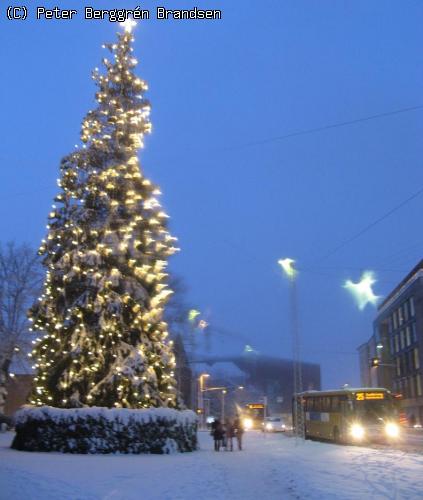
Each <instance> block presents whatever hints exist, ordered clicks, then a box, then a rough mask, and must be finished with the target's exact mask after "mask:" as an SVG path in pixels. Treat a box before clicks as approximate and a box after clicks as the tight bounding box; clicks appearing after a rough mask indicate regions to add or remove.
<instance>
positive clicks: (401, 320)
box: [398, 306, 404, 326]
mask: <svg viewBox="0 0 423 500" xmlns="http://www.w3.org/2000/svg"><path fill="white" fill-rule="evenodd" d="M403 323H404V314H403V312H402V306H401V307H399V308H398V326H401V325H402V324H403Z"/></svg>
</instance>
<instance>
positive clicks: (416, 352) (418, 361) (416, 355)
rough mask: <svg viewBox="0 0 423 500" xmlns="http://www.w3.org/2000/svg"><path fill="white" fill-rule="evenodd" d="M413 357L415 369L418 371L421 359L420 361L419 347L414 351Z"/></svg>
mask: <svg viewBox="0 0 423 500" xmlns="http://www.w3.org/2000/svg"><path fill="white" fill-rule="evenodd" d="M413 355H414V368H415V369H416V370H418V369H419V368H420V359H419V350H418V349H417V347H416V348H415V349H413Z"/></svg>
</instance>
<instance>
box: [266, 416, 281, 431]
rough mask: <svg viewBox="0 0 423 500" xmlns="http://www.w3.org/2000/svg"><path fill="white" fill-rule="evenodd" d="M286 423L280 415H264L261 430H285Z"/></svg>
mask: <svg viewBox="0 0 423 500" xmlns="http://www.w3.org/2000/svg"><path fill="white" fill-rule="evenodd" d="M285 431H286V424H285V422H284V421H283V418H282V417H266V418H265V419H264V422H263V432H285Z"/></svg>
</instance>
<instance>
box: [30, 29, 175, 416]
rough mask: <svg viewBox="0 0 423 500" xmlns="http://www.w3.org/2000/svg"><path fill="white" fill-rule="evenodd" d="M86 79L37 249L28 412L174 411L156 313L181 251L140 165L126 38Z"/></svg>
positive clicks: (141, 84)
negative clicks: (41, 270)
mask: <svg viewBox="0 0 423 500" xmlns="http://www.w3.org/2000/svg"><path fill="white" fill-rule="evenodd" d="M135 24H136V23H135V21H133V20H132V19H127V21H125V23H122V25H123V28H124V31H123V33H119V34H118V40H117V42H116V43H113V44H105V45H104V48H106V49H108V50H109V52H110V53H111V58H110V60H109V59H107V58H104V59H103V65H104V68H105V70H104V71H103V72H100V70H99V69H98V68H96V69H95V70H94V73H93V79H94V80H95V82H96V85H97V88H98V90H97V93H96V100H97V106H96V108H95V109H93V110H91V111H89V112H88V113H87V115H86V117H85V119H84V120H83V123H82V128H81V141H82V143H83V145H84V147H83V148H78V149H77V150H75V151H74V152H72V153H71V154H69V155H68V156H66V157H65V158H63V160H62V162H61V167H60V168H61V176H60V179H59V181H58V185H59V188H60V192H59V193H58V194H57V196H56V197H55V204H54V206H53V207H52V210H51V212H50V214H49V224H48V226H47V229H48V235H47V238H46V239H44V240H43V241H42V244H41V246H40V254H41V255H43V257H44V260H43V263H44V266H45V268H46V277H45V281H44V289H43V292H42V294H41V296H40V298H39V300H38V301H37V302H36V304H34V306H33V307H32V309H31V311H30V319H31V320H32V323H33V329H34V330H37V331H39V332H40V336H39V338H38V341H37V344H36V346H35V348H34V350H33V352H32V353H31V357H32V359H34V365H33V366H34V368H35V369H36V370H37V375H36V377H35V385H34V389H33V391H32V395H31V402H32V403H33V404H36V405H45V404H49V405H53V406H56V407H64V408H69V407H81V406H106V407H126V408H146V407H151V406H156V407H160V406H167V407H178V405H179V402H178V397H177V393H176V389H175V385H176V381H175V380H174V377H173V370H174V366H175V358H174V355H173V352H172V347H171V342H170V341H168V340H167V337H168V331H167V324H166V323H165V322H164V321H163V309H164V306H165V304H166V301H167V300H168V298H169V296H170V294H171V293H172V292H171V290H169V288H168V287H167V273H166V266H167V259H168V258H169V256H171V255H172V254H173V253H175V252H176V251H177V250H178V249H177V247H176V246H175V241H176V238H174V237H172V236H171V235H170V234H169V233H168V231H167V228H166V223H167V217H168V216H167V214H166V213H165V212H164V210H163V209H162V207H161V205H160V202H159V201H158V199H157V196H158V195H159V194H160V190H159V189H158V188H157V187H156V186H154V185H153V183H152V182H151V181H150V180H148V179H146V178H145V176H144V174H143V172H142V170H141V167H140V163H139V160H138V156H137V155H138V151H139V150H140V148H141V147H142V146H143V144H144V136H145V135H146V134H148V133H150V131H151V124H150V121H149V113H150V103H149V102H148V100H147V99H146V98H145V96H144V94H145V91H146V90H147V88H148V87H147V84H146V82H145V81H144V80H142V79H140V78H139V77H137V76H136V75H135V74H134V72H133V69H134V67H135V66H136V64H137V61H136V60H135V59H134V57H133V55H132V51H133V49H132V46H131V45H132V41H133V38H132V34H131V32H132V29H133V27H134V26H135Z"/></svg>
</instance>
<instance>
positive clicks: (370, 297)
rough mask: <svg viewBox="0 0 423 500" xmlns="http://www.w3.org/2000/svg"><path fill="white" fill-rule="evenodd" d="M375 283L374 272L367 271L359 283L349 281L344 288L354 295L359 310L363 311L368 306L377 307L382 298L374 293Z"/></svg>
mask: <svg viewBox="0 0 423 500" xmlns="http://www.w3.org/2000/svg"><path fill="white" fill-rule="evenodd" d="M375 283H376V279H375V276H374V273H373V272H372V271H365V272H364V273H363V274H362V276H361V279H360V281H359V282H357V283H354V282H352V281H351V280H347V281H346V282H345V283H344V285H343V287H344V288H345V289H346V290H348V291H349V292H350V293H351V294H352V295H353V297H354V299H355V301H356V303H357V306H358V308H359V309H360V311H362V310H363V309H364V308H365V307H366V305H367V304H372V305H375V304H376V302H377V301H378V299H379V298H380V297H378V296H377V295H375V294H374V293H373V290H372V286H373V285H374V284H375Z"/></svg>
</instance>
